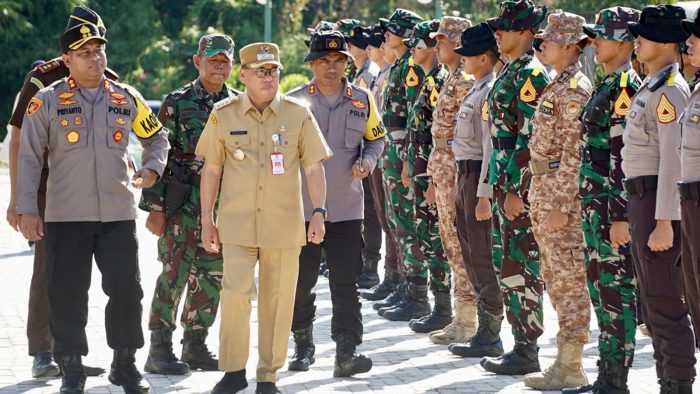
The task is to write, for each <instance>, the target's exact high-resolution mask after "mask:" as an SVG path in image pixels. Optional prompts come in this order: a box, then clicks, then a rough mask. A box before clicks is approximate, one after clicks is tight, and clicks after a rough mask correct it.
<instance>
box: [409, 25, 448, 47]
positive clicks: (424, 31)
mask: <svg viewBox="0 0 700 394" xmlns="http://www.w3.org/2000/svg"><path fill="white" fill-rule="evenodd" d="M439 26H440V21H439V20H437V19H433V20H430V21H424V22H420V23H419V24H417V25H416V26H415V27H414V28H413V32H412V33H411V37H410V38H406V39H404V40H403V43H404V45H406V46H407V47H409V48H416V49H428V48H434V47H435V46H436V45H437V40H436V39H434V38H432V37H430V36H431V33H434V32H436V31H438V27H439Z"/></svg>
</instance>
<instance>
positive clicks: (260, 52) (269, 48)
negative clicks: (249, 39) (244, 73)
mask: <svg viewBox="0 0 700 394" xmlns="http://www.w3.org/2000/svg"><path fill="white" fill-rule="evenodd" d="M238 57H240V58H241V67H247V68H259V67H262V66H264V65H266V64H274V65H276V66H277V67H279V69H280V70H283V69H284V67H283V66H282V63H281V61H280V48H279V47H278V46H277V44H273V43H271V42H256V43H253V44H248V45H246V46H244V47H243V48H241V50H240V51H238Z"/></svg>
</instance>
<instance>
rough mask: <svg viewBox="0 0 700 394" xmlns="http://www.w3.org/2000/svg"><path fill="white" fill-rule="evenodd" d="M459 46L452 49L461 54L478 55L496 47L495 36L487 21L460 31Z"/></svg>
mask: <svg viewBox="0 0 700 394" xmlns="http://www.w3.org/2000/svg"><path fill="white" fill-rule="evenodd" d="M459 42H460V43H461V44H462V45H461V46H459V47H457V48H455V49H453V51H454V52H455V53H457V54H458V55H461V56H478V55H481V54H482V53H484V52H486V51H488V50H490V49H493V48H495V47H496V36H494V34H493V30H491V28H490V27H489V25H488V23H486V22H481V23H479V24H478V25H476V26H474V27H470V28H468V29H466V30H465V31H463V32H462V35H461V36H460V38H459Z"/></svg>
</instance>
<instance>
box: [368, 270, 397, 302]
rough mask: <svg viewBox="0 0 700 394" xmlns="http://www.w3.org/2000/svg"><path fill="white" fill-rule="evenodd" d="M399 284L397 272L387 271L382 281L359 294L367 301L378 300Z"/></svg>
mask: <svg viewBox="0 0 700 394" xmlns="http://www.w3.org/2000/svg"><path fill="white" fill-rule="evenodd" d="M398 284H399V273H398V272H395V271H389V272H385V273H384V280H383V281H382V283H380V284H378V285H376V286H374V287H372V288H371V289H369V290H368V291H363V292H362V293H360V296H361V297H362V298H364V299H365V300H367V301H379V300H383V299H385V298H386V297H388V296H389V294H391V293H392V292H393V291H394V290H396V286H397V285H398Z"/></svg>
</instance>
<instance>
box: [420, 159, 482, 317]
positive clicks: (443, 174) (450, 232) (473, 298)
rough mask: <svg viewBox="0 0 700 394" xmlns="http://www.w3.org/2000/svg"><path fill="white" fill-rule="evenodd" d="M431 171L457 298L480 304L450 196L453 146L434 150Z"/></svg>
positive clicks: (453, 174)
mask: <svg viewBox="0 0 700 394" xmlns="http://www.w3.org/2000/svg"><path fill="white" fill-rule="evenodd" d="M428 173H429V174H432V177H433V183H434V184H435V202H436V205H437V210H438V217H439V218H440V238H441V239H442V245H443V247H444V248H445V254H446V255H447V261H448V262H449V264H450V268H452V277H453V278H454V282H455V283H454V294H455V299H456V300H459V301H461V302H462V303H463V304H468V305H476V303H477V295H476V291H474V286H472V282H471V281H470V280H469V275H467V268H466V267H465V266H464V258H463V257H462V248H461V246H460V244H459V237H458V236H457V226H456V225H455V208H454V206H451V205H450V202H449V196H450V193H452V189H453V188H455V187H456V186H457V185H456V176H457V168H456V167H455V157H454V154H453V153H452V150H451V149H433V151H432V152H431V153H430V159H429V160H428Z"/></svg>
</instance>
